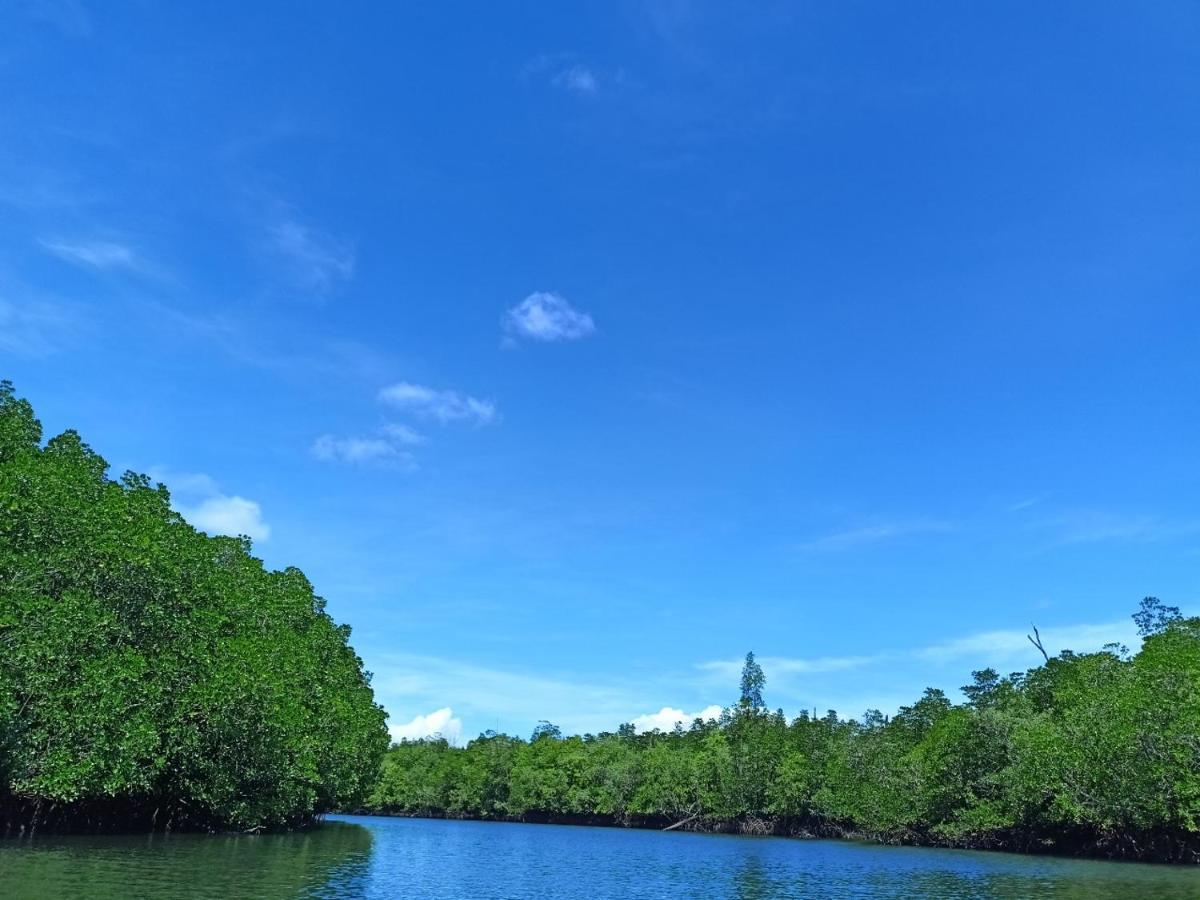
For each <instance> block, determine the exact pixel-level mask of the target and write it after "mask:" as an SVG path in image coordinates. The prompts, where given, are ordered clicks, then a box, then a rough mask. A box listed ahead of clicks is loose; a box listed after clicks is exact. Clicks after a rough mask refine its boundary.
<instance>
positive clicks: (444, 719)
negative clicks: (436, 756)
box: [388, 706, 463, 745]
mask: <svg viewBox="0 0 1200 900" xmlns="http://www.w3.org/2000/svg"><path fill="white" fill-rule="evenodd" d="M388 733H389V734H390V735H391V736H392V740H393V741H401V740H409V741H416V740H420V739H421V738H426V737H435V736H440V737H444V738H445V739H446V740H447V741H449V742H450V743H451V744H456V745H457V744H459V743H461V742H462V735H463V723H462V719H459V718H457V717H455V715H454V710H452V709H451V708H450V707H449V706H443V707H442V708H441V709H438V710H434V711H433V712H431V713H429V715H426V716H414V717H413V719H412V721H411V722H406V723H404V724H403V725H399V724H397V725H388Z"/></svg>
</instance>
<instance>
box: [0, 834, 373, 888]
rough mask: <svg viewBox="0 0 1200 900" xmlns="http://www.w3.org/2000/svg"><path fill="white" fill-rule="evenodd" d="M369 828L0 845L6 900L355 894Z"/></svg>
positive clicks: (40, 840) (7, 842)
mask: <svg viewBox="0 0 1200 900" xmlns="http://www.w3.org/2000/svg"><path fill="white" fill-rule="evenodd" d="M372 843H373V837H372V834H371V831H370V829H367V828H363V827H362V826H360V825H351V824H347V823H344V822H326V823H323V824H321V825H318V826H315V827H313V828H311V829H309V830H307V831H301V832H295V833H291V834H264V835H194V834H172V835H161V834H159V835H152V836H144V835H143V836H136V837H134V836H98V837H53V836H45V837H37V838H33V839H23V840H0V886H2V890H0V893H3V895H4V896H5V897H14V898H15V897H89V898H91V897H94V898H99V900H110V898H112V900H115V898H118V897H120V898H128V897H178V898H181V900H199V898H215V897H262V898H285V897H286V898H292V897H339V896H358V890H359V886H360V885H361V883H362V881H363V879H364V878H365V876H366V872H367V869H368V867H369V864H370V859H371V848H372Z"/></svg>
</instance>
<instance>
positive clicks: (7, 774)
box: [0, 382, 388, 830]
mask: <svg viewBox="0 0 1200 900" xmlns="http://www.w3.org/2000/svg"><path fill="white" fill-rule="evenodd" d="M107 472H108V465H107V463H106V462H105V461H104V460H103V459H102V458H101V457H100V456H99V455H97V454H96V453H95V452H94V451H93V450H92V449H90V448H89V447H88V446H87V445H86V444H85V443H84V442H83V441H82V440H81V439H80V437H79V435H78V434H76V433H75V432H73V431H67V432H64V433H63V434H60V435H58V436H57V437H54V438H52V439H51V440H49V441H47V442H45V443H44V444H43V443H42V428H41V425H40V423H39V422H38V420H37V419H36V417H35V416H34V412H33V409H32V408H31V407H30V405H29V404H28V403H27V402H26V401H24V400H22V399H18V398H17V397H16V396H15V395H14V393H13V387H12V385H11V384H10V383H8V382H0V825H3V826H5V828H4V829H0V830H12V829H17V828H29V827H38V826H41V827H59V828H64V829H87V830H99V829H137V828H205V829H240V830H254V829H260V828H264V827H272V826H292V825H299V824H303V823H305V822H308V821H311V820H312V819H313V818H314V817H315V816H317V815H319V814H320V813H322V812H324V811H327V810H331V809H334V808H338V807H343V806H346V805H353V804H356V803H359V802H361V800H362V797H363V796H364V794H365V792H366V791H367V789H368V788H369V787H370V784H371V783H372V781H373V780H374V778H375V777H376V775H377V773H378V770H379V761H380V757H381V754H382V753H383V751H384V749H385V748H386V746H387V743H388V741H387V732H386V728H385V715H384V712H383V710H382V709H381V708H380V707H379V706H378V705H377V704H376V703H375V701H374V696H373V694H372V691H371V687H370V683H369V676H368V675H367V674H366V673H365V672H364V671H363V666H362V661H361V660H360V659H359V657H358V656H357V655H356V654H355V652H354V650H353V649H352V648H351V646H350V644H349V642H348V641H349V636H350V629H349V628H348V627H347V626H344V625H337V624H336V623H334V622H333V620H332V619H331V618H330V616H329V615H328V614H327V613H326V612H325V608H324V607H325V604H324V601H323V600H322V599H321V598H320V597H318V596H316V595H315V594H314V592H313V588H312V585H311V584H310V583H309V582H308V580H307V579H306V578H305V577H304V574H303V573H302V572H300V571H299V570H298V569H294V568H289V569H285V570H283V571H268V570H267V569H265V568H264V567H263V565H262V563H261V561H259V560H258V559H255V558H254V556H253V555H252V554H251V546H250V542H249V540H248V539H238V538H229V537H209V536H208V535H205V534H203V533H201V532H199V531H197V530H196V529H194V528H192V527H191V526H190V525H188V524H187V523H186V522H185V521H184V520H183V518H182V517H181V516H180V515H179V514H178V513H176V512H174V511H173V510H172V509H171V506H170V496H169V494H168V492H167V490H166V489H165V488H164V487H162V486H160V485H153V484H152V483H151V482H150V480H149V479H148V478H147V477H146V476H144V475H137V474H133V473H126V474H125V475H124V476H123V477H122V478H121V479H120V480H119V481H113V480H110V479H109V478H108V476H107Z"/></svg>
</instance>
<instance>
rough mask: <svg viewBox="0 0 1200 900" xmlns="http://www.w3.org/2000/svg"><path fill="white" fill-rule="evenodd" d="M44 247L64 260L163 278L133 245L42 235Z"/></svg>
mask: <svg viewBox="0 0 1200 900" xmlns="http://www.w3.org/2000/svg"><path fill="white" fill-rule="evenodd" d="M38 243H39V244H41V245H42V248H43V249H45V250H46V251H47V252H49V253H52V254H53V255H54V256H57V257H58V258H59V259H61V260H63V261H64V262H67V263H70V264H71V265H73V266H79V267H80V268H84V269H91V270H94V271H97V272H115V271H124V272H129V273H131V274H134V275H144V276H153V277H158V278H161V277H163V274H162V271H161V270H160V268H159V267H158V266H156V265H154V264H152V263H151V262H150V261H149V260H147V259H146V258H145V257H144V256H142V255H141V254H139V253H138V252H137V251H136V250H134V249H133V248H132V247H131V246H129V245H128V244H125V243H121V242H119V241H110V240H61V239H49V238H43V239H41V240H39V241H38Z"/></svg>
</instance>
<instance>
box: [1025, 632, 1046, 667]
mask: <svg viewBox="0 0 1200 900" xmlns="http://www.w3.org/2000/svg"><path fill="white" fill-rule="evenodd" d="M1029 627H1030V628H1032V629H1033V634H1027V635H1025V637H1027V638H1029V643H1031V644H1033V646H1035V647H1037V648H1038V652H1040V653H1041V654H1042V659H1044V660H1046V662H1050V654H1049V653H1047V652H1046V648H1045V647H1043V646H1042V636H1041V635H1040V634H1038V630H1037V626H1036V625H1034V624H1033V623H1032V622H1031V623H1030V624H1029Z"/></svg>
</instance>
